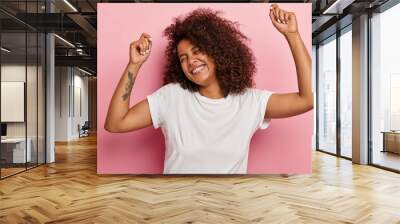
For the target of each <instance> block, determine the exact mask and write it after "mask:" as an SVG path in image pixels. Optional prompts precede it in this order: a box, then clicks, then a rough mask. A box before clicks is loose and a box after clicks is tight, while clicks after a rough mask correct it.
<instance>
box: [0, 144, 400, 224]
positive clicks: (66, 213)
mask: <svg viewBox="0 0 400 224" xmlns="http://www.w3.org/2000/svg"><path fill="white" fill-rule="evenodd" d="M56 151H57V153H56V158H57V161H56V163H55V164H50V165H46V166H41V167H38V168H35V169H33V170H29V171H28V172H25V173H21V174H19V175H16V176H13V177H10V178H7V179H5V180H2V181H0V223H7V224H8V223H12V224H13V223H45V222H47V223H373V224H377V223H379V224H380V223H384V224H386V223H400V175H399V174H395V173H391V172H387V171H384V170H380V169H377V168H374V167H369V166H359V165H353V164H352V163H351V162H350V161H347V160H343V159H338V158H336V157H333V156H330V155H326V154H323V153H319V152H315V153H314V154H313V174H310V175H292V176H280V175H262V176H259V175H257V176H235V177H233V176H185V177H177V176H172V177H171V176H168V177H165V176H132V175H107V176H104V175H101V176H99V175H97V174H96V139H95V137H90V138H84V139H82V140H81V141H76V142H70V143H68V144H57V150H56Z"/></svg>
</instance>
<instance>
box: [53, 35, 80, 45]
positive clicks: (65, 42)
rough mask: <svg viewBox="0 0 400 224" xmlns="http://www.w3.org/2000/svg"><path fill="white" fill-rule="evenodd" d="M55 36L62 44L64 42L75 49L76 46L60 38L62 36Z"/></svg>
mask: <svg viewBox="0 0 400 224" xmlns="http://www.w3.org/2000/svg"><path fill="white" fill-rule="evenodd" d="M54 36H55V37H57V38H58V39H60V40H61V41H62V42H64V43H66V44H68V45H69V46H71V47H73V48H75V45H73V44H72V43H71V42H69V41H68V40H66V39H64V38H62V37H60V36H59V35H57V34H54Z"/></svg>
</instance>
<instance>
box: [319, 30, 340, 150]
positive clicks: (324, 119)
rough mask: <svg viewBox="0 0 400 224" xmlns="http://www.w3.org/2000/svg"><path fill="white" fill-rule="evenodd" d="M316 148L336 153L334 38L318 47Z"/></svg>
mask: <svg viewBox="0 0 400 224" xmlns="http://www.w3.org/2000/svg"><path fill="white" fill-rule="evenodd" d="M318 63H319V65H318V132H319V133H318V148H319V149H320V150H323V151H327V152H331V153H336V39H335V37H332V40H331V41H329V42H327V43H325V44H322V45H320V46H319V48H318Z"/></svg>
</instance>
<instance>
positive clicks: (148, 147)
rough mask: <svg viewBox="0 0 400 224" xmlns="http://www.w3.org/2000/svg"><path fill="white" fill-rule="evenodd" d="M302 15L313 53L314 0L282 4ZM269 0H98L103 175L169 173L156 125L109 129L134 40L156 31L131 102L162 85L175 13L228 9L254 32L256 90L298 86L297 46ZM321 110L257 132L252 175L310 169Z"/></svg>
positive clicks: (227, 14)
mask: <svg viewBox="0 0 400 224" xmlns="http://www.w3.org/2000/svg"><path fill="white" fill-rule="evenodd" d="M279 5H280V7H281V8H283V9H285V10H289V11H293V12H295V13H296V16H297V20H298V24H299V29H300V33H301V36H302V38H303V40H304V42H305V44H306V47H307V49H308V50H309V52H311V4H279ZM269 6H270V4H267V3H234V4H232V3H229V4H226V3H218V4H217V3H213V4H209V3H203V4H200V3H193V4H191V3H185V4H182V3H171V4H166V3H163V4H157V3H142V4H140V3H135V4H115V3H113V4H110V3H99V4H98V17H97V18H98V35H97V37H98V39H97V41H98V48H97V49H98V52H97V55H98V59H97V61H98V65H97V68H98V79H97V85H98V99H97V102H98V108H97V114H98V132H97V137H98V138H97V172H98V173H100V174H127V173H128V174H150V173H151V174H155V173H157V174H158V173H162V171H163V163H164V151H165V148H164V138H163V135H162V132H161V130H160V129H158V130H154V129H153V127H148V128H145V129H141V130H138V131H136V132H130V133H109V132H107V131H105V130H104V129H103V127H104V121H105V117H106V113H107V109H108V105H109V103H110V100H111V97H112V94H113V92H114V89H115V87H116V85H117V83H118V81H119V79H120V77H121V75H122V73H123V71H124V69H125V67H126V64H127V62H128V60H129V43H130V42H132V41H134V40H136V39H138V38H139V37H140V34H141V33H142V32H146V33H149V34H150V35H151V36H152V39H153V48H152V53H151V55H150V57H149V58H148V60H147V62H146V63H145V64H144V65H143V66H142V69H141V71H140V73H139V76H138V77H137V79H136V82H135V84H134V87H133V97H131V102H130V103H131V105H133V104H135V103H137V102H139V101H140V100H142V99H144V98H145V97H146V96H147V95H149V94H151V93H152V92H154V91H155V90H157V89H158V88H159V87H161V85H162V68H163V65H164V59H165V57H164V49H165V46H166V44H167V40H166V38H165V37H163V36H162V31H163V30H164V28H165V27H167V26H168V25H170V24H171V23H172V18H173V17H176V16H180V15H183V14H186V13H187V12H189V11H192V10H194V9H196V8H198V7H209V8H212V9H218V10H222V11H223V12H224V13H223V14H222V16H223V17H225V18H227V19H230V20H233V21H238V22H239V24H240V27H239V28H240V30H241V31H242V32H243V33H244V34H245V35H246V36H248V37H249V39H250V41H249V47H250V48H251V49H252V50H253V52H254V54H255V57H256V61H257V74H256V76H255V80H256V88H259V89H268V90H271V91H274V92H281V93H284V92H293V91H297V76H296V71H295V65H294V61H293V58H292V55H291V52H290V49H289V46H288V44H287V42H286V40H285V39H284V37H283V36H282V35H281V34H280V33H279V32H278V31H277V30H276V29H275V28H274V27H273V26H272V23H271V21H270V18H269V16H268V12H269ZM312 133H313V112H312V111H309V112H307V113H305V114H302V115H299V116H295V117H291V118H284V119H274V120H272V123H271V125H270V126H269V128H268V129H266V130H259V131H257V132H256V134H255V136H254V137H253V140H252V143H251V150H250V155H249V163H248V164H249V165H248V173H253V174H255V173H257V174H261V173H310V172H311V144H312V141H311V139H312Z"/></svg>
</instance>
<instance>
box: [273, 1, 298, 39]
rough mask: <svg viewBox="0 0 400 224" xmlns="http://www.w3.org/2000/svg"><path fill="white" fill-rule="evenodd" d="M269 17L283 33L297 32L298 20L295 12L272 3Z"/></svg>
mask: <svg viewBox="0 0 400 224" xmlns="http://www.w3.org/2000/svg"><path fill="white" fill-rule="evenodd" d="M269 17H270V18H271V21H272V24H274V26H275V28H276V29H277V30H278V31H279V32H280V33H282V34H283V35H285V36H287V35H290V34H297V32H298V30H297V20H296V15H295V14H294V13H293V12H288V11H285V10H283V9H280V8H279V7H278V5H277V4H272V5H271V8H270V11H269Z"/></svg>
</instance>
